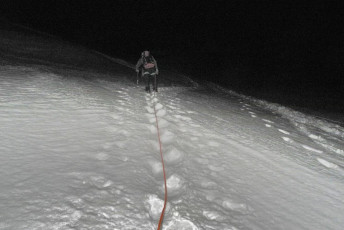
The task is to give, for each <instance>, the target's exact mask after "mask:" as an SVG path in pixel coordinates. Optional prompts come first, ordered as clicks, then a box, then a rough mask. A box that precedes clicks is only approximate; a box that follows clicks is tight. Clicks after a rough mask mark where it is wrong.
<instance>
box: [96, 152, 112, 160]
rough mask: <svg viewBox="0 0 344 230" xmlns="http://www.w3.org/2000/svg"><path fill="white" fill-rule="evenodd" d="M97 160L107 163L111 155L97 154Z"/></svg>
mask: <svg viewBox="0 0 344 230" xmlns="http://www.w3.org/2000/svg"><path fill="white" fill-rule="evenodd" d="M95 158H96V159H97V160H100V161H106V160H107V159H109V154H107V153H104V152H100V153H97V155H96V157H95Z"/></svg>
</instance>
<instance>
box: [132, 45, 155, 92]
mask: <svg viewBox="0 0 344 230" xmlns="http://www.w3.org/2000/svg"><path fill="white" fill-rule="evenodd" d="M141 67H143V68H142V76H143V77H144V78H145V79H146V92H149V93H150V91H151V90H150V85H151V83H152V85H153V91H155V92H158V86H157V85H158V83H157V82H158V79H157V75H158V74H159V69H158V65H157V62H156V60H155V59H154V57H153V56H152V55H151V54H150V52H149V51H148V50H146V51H143V52H142V54H141V57H140V59H139V60H138V61H137V64H136V72H137V73H138V72H139V71H140V70H139V69H140V68H141Z"/></svg>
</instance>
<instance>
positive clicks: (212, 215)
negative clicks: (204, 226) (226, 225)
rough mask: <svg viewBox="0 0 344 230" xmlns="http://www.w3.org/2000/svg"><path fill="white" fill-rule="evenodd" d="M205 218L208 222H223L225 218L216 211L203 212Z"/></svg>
mask: <svg viewBox="0 0 344 230" xmlns="http://www.w3.org/2000/svg"><path fill="white" fill-rule="evenodd" d="M202 214H203V216H204V217H205V218H206V219H208V220H216V221H222V220H224V217H223V216H221V215H220V214H219V213H218V212H216V211H203V213H202Z"/></svg>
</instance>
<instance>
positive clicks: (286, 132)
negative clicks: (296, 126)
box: [278, 129, 290, 135]
mask: <svg viewBox="0 0 344 230" xmlns="http://www.w3.org/2000/svg"><path fill="white" fill-rule="evenodd" d="M278 131H279V132H281V133H284V134H286V135H290V133H289V132H288V131H285V130H283V129H278Z"/></svg>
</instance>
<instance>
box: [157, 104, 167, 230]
mask: <svg viewBox="0 0 344 230" xmlns="http://www.w3.org/2000/svg"><path fill="white" fill-rule="evenodd" d="M154 114H155V120H156V129H157V131H158V139H159V146H160V156H161V162H162V170H163V173H164V182H165V201H164V208H163V209H162V211H161V215H160V220H159V225H158V230H160V229H161V227H162V221H163V219H164V214H165V209H166V203H167V183H166V173H165V165H164V158H163V156H162V145H161V140H160V130H159V123H158V116H157V115H156V109H155V105H154Z"/></svg>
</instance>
